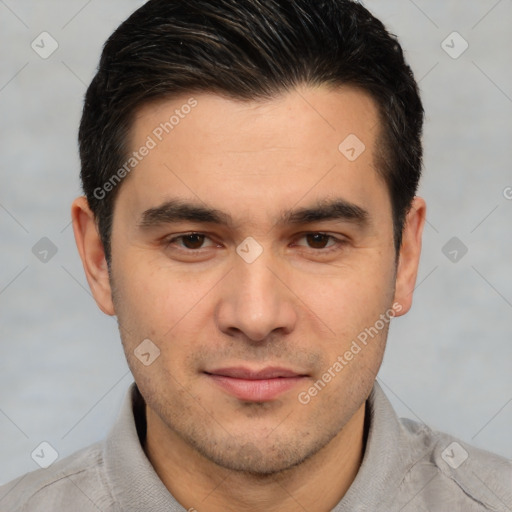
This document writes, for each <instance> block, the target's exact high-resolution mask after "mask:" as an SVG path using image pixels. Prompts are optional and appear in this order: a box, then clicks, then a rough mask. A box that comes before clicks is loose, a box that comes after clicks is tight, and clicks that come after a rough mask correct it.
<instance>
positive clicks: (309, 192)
mask: <svg viewBox="0 0 512 512" xmlns="http://www.w3.org/2000/svg"><path fill="white" fill-rule="evenodd" d="M194 99H195V100H196V101H197V105H196V106H195V107H194V108H192V109H188V108H185V109H183V108H182V107H183V105H185V104H187V102H188V100H189V96H184V97H181V98H175V99H173V100H172V101H166V102H160V103H156V104H153V105H151V106H147V107H145V108H143V109H142V110H141V111H140V112H139V113H138V116H137V118H136V121H135V123H134V127H133V137H132V139H131V148H132V150H134V151H136V150H138V149H139V148H140V147H141V146H144V145H147V144H148V136H151V138H152V139H153V141H154V142H155V143H156V147H154V148H152V149H151V150H150V151H149V154H148V155H147V156H145V157H144V158H143V159H142V161H141V162H140V163H139V164H138V165H137V167H136V168H135V169H134V170H133V171H132V172H131V174H130V175H129V177H128V178H127V179H126V180H125V182H124V183H123V184H122V186H121V189H120V191H119V195H118V197H117V199H116V203H115V210H114V221H113V230H112V284H113V291H114V305H115V312H116V314H117V316H118V320H119V324H120V329H121V335H122V340H123V345H124V348H125V352H126V356H127V358H128V362H129V365H130V368H131V370H132V372H133V375H134V377H135V380H136V382H137V384H138V387H139V389H140V391H141V393H142V395H143V396H144V398H145V399H146V402H147V405H148V415H149V417H151V422H152V424H155V422H159V423H160V425H161V426H163V427H164V428H165V429H167V430H168V433H169V435H170V436H176V439H180V441H182V442H183V441H184V442H186V443H188V444H189V445H190V446H193V447H194V448H195V449H196V450H197V451H198V452H199V453H201V454H202V455H203V456H205V457H206V458H208V459H209V460H211V461H214V462H216V463H218V464H220V465H222V466H224V467H227V468H231V469H236V470H244V471H251V472H261V473H269V472H274V471H279V470H282V469H285V468H288V467H291V466H293V465H296V464H298V463H300V462H301V461H303V460H305V459H306V458H308V457H309V456H311V455H312V454H314V453H316V452H317V451H318V450H319V449H320V448H322V447H323V446H325V445H326V444H327V443H329V442H330V441H331V440H332V439H333V438H335V436H336V435H337V434H338V433H339V432H340V430H341V429H342V428H343V427H344V426H346V425H347V424H348V423H349V422H350V420H351V418H352V417H353V416H354V415H355V413H356V412H357V411H358V410H361V407H362V406H363V404H364V401H365V400H366V398H367V395H368V394H369V392H370V390H371V387H372V385H373V382H374V379H375V375H376V373H377V371H378V369H379V366H380V364H381V360H382V355H383V351H384V345H385V339H386V335H387V327H388V324H389V316H390V315H389V310H390V309H391V307H392V304H393V302H394V300H397V297H395V273H396V272H395V271H396V266H395V251H394V246H393V223H392V215H391V203H390V199H389V194H388V191H387V188H386V186H385V184H384V182H383V180H382V178H380V177H379V175H378V173H377V171H376V169H375V159H374V150H375V146H376V137H377V135H378V117H377V109H376V106H375V104H374V102H373V101H372V100H371V99H370V98H369V97H368V96H367V95H365V94H364V93H362V92H360V91H356V90H354V89H349V88H341V89H337V90H333V89H331V90H330V89H327V88H326V87H321V88H318V89H310V88H304V89H301V90H300V92H299V91H298V90H297V91H293V92H290V93H287V94H285V95H283V96H281V97H279V98H277V99H275V100H272V101H267V102H249V103H248V102H245V103H243V102H236V101H233V100H228V99H224V98H221V97H219V96H216V95H209V94H197V95H194ZM176 109H178V110H179V111H180V113H181V116H179V122H178V123H175V126H174V128H173V129H172V130H169V133H166V132H165V131H162V129H160V130H158V127H159V126H161V123H165V122H166V121H168V120H169V118H170V117H171V116H172V115H173V114H175V111H176ZM189 110H190V113H188V114H186V115H184V114H183V112H185V111H186V112H188V111H189ZM174 122H176V118H175V119H174ZM155 129H156V131H155ZM155 134H158V135H159V137H157V136H156V135H155ZM354 136H356V137H357V139H359V141H361V142H362V143H363V144H364V146H365V148H366V149H365V150H364V151H363V152H362V153H361V154H359V153H360V151H361V149H362V148H363V146H361V144H360V142H358V141H357V139H355V138H354ZM347 137H350V138H349V139H347ZM159 138H161V139H162V140H161V141H160V140H159ZM345 139H347V142H346V143H345V144H344V145H342V146H341V150H340V148H339V147H340V144H341V143H342V142H343V141H345ZM149 145H150V146H152V145H153V144H152V143H149ZM348 157H349V158H348ZM354 157H357V158H354ZM202 210H204V211H202ZM249 237H251V238H249ZM260 252H261V254H260ZM381 315H384V317H387V320H386V321H384V320H382V318H383V317H382V316H381ZM379 319H380V322H379ZM365 332H366V343H363V342H362V341H361V340H362V339H363V338H364V335H361V333H365ZM369 332H370V333H371V335H370V334H368V333H369ZM358 336H359V338H358ZM147 339H149V340H151V342H152V344H154V345H155V346H156V347H158V349H159V350H160V355H159V357H157V358H156V359H155V360H154V361H153V362H152V363H151V364H149V365H148V366H146V365H145V364H143V362H141V360H139V358H137V357H136V355H135V353H134V351H135V349H137V347H138V346H139V345H140V344H141V342H142V341H143V340H147ZM354 342H355V343H356V345H354ZM145 343H146V345H142V347H143V348H144V350H143V353H145V354H149V355H145V356H143V357H142V360H143V361H146V362H149V361H151V360H152V359H153V357H154V356H155V355H156V354H157V351H156V349H155V348H154V347H153V345H152V344H149V345H148V344H147V343H148V342H145ZM148 347H149V348H148ZM357 347H359V349H358V348H357ZM347 352H351V353H352V357H350V355H349V354H347ZM139 355H140V354H139ZM339 356H341V358H340V357H339ZM336 362H338V363H339V364H338V365H336ZM340 365H341V366H340ZM326 374H329V375H330V376H331V378H330V379H329V378H328V377H326ZM319 381H320V382H319ZM315 383H316V386H315ZM315 389H316V392H315Z"/></svg>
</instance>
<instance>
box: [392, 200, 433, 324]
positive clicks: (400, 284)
mask: <svg viewBox="0 0 512 512" xmlns="http://www.w3.org/2000/svg"><path fill="white" fill-rule="evenodd" d="M426 213H427V206H426V203H425V200H424V199H422V198H421V197H415V198H414V200H413V202H412V205H411V208H410V210H409V212H408V214H407V217H406V221H405V226H404V230H403V234H402V246H401V248H400V254H399V260H398V267H397V274H396V286H395V299H394V300H395V302H396V303H399V304H400V305H401V306H402V309H401V310H400V313H399V314H397V315H396V316H401V315H405V313H407V312H408V311H409V310H410V309H411V305H412V296H413V291H414V287H415V285H416V278H417V275H418V266H419V262H420V255H421V238H422V234H423V227H424V225H425V219H426Z"/></svg>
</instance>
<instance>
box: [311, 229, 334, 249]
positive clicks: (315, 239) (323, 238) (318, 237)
mask: <svg viewBox="0 0 512 512" xmlns="http://www.w3.org/2000/svg"><path fill="white" fill-rule="evenodd" d="M331 238H332V237H331V236H329V235H324V234H322V233H311V234H309V235H306V240H307V242H308V245H309V246H310V247H311V248H313V249H325V248H326V247H327V244H328V243H329V240H330V239H331Z"/></svg>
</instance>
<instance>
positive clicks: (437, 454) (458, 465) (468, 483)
mask: <svg viewBox="0 0 512 512" xmlns="http://www.w3.org/2000/svg"><path fill="white" fill-rule="evenodd" d="M400 423H401V426H402V428H403V431H404V438H405V439H407V440H408V442H407V443H406V445H407V446H408V447H409V448H410V450H411V451H412V453H411V454H410V455H412V457H411V458H410V459H409V460H410V461H411V464H410V468H409V471H408V472H407V473H406V475H405V477H404V480H403V482H402V487H403V488H409V489H410V491H411V492H412V493H415V492H416V493H417V495H416V496H415V497H414V499H413V502H414V504H413V503H412V502H411V506H412V508H411V509H410V510H416V511H419V510H432V506H435V505H437V506H440V507H441V506H442V507H447V506H451V509H450V510H453V511H458V510H461V511H462V510H464V512H466V511H467V512H470V511H475V512H480V511H488V510H489V511H491V510H492V511H508V510H511V509H512V462H511V461H509V460H507V459H505V458H504V457H501V456H499V455H495V454H493V453H490V452H487V451H485V450H481V449H479V448H476V447H474V446H471V445H470V444H467V443H465V442H463V441H461V440H459V439H457V438H455V437H453V436H450V435H448V434H445V433H443V432H438V431H435V430H432V429H430V428H428V427H426V426H425V425H422V424H420V423H417V422H415V421H412V420H406V419H401V420H400ZM406 494H409V493H406ZM422 506H423V507H424V508H421V507H422ZM405 510H409V509H408V508H405V509H404V512H405ZM436 510H437V509H436Z"/></svg>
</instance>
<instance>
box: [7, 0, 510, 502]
mask: <svg viewBox="0 0 512 512" xmlns="http://www.w3.org/2000/svg"><path fill="white" fill-rule="evenodd" d="M422 122H423V108H422V104H421V101H420V98H419V95H418V90H417V86H416V83H415V81H414V78H413V76H412V73H411V71H410V69H409V67H408V66H407V64H406V63H405V62H404V58H403V54H402V50H401V48H400V46H399V44H398V43H397V41H396V39H395V38H394V37H393V36H391V35H390V34H389V33H388V32H387V31H386V30H385V28H384V27H383V26H382V24H381V23H380V22H379V21H378V20H377V19H375V18H374V17H373V16H372V15H371V14H370V13H369V12H368V11H367V10H366V9H364V8H363V7H362V6H361V5H359V4H358V3H355V2H352V1H349V0H325V1H317V0H315V1H313V0H295V1H292V0H244V1H240V0H238V1H236V0H215V1H214V0H192V1H191V0H188V1H187V2H185V1H183V0H171V1H170V0H151V1H150V2H148V3H147V4H146V5H144V6H143V7H142V8H141V9H139V10H138V11H137V12H135V13H134V14H133V15H132V16H131V17H130V18H129V19H128V20H127V21H126V22H125V23H123V24H122V25H121V26H120V27H119V29H118V30H117V31H116V32H115V33H114V34H113V35H112V36H111V37H110V39H109V40H108V42H107V44H106V46H105V48H104V51H103V55H102V58H101V62H100V66H99V70H98V73H97V75H96V77H95V78H94V80H93V82H92V83H91V85H90V87H89V89H88V91H87V95H86V99H85V106H84V112H83V117H82V122H81V126H80V134H79V140H80V155H81V160H82V174H81V176H82V182H83V186H84V191H85V197H80V198H78V199H76V200H75V202H74V203H73V207H72V217H73V227H74V232H75V237H76V241H77V246H78V250H79V253H80V256H81V258H82V261H83V265H84V269H85V273H86V276H87V279H88V282H89V285H90V287H91V291H92V293H93V295H94V298H95V300H96V302H97V304H98V306H99V307H100V308H101V310H102V311H103V312H105V313H106V314H108V315H116V317H117V319H118V322H119V329H120V334H121V338H122V343H123V347H124V350H125V353H126V357H127V360H128V364H129V366H130V369H131V371H132V373H133V375H134V378H135V383H134V384H133V385H132V387H131V388H130V391H129V393H128V395H127V398H126V401H125V403H124V406H123V409H122V411H121V414H120V417H119V419H118V421H117V423H116V424H115V425H114V427H113V429H112V430H111V432H110V434H109V436H108V438H107V439H106V441H105V442H103V443H97V444H95V445H93V446H91V447H89V448H86V449H84V450H82V451H81V452H78V453H77V454H75V455H72V456H71V457H68V458H67V459H64V460H62V461H59V462H56V463H55V464H53V465H52V466H50V468H48V469H46V470H40V471H36V472H34V473H30V474H29V475H26V476H25V477H21V478H20V479H18V480H16V481H14V482H11V483H10V484H8V485H7V486H5V487H4V488H3V489H2V490H1V493H0V499H1V501H0V506H1V509H2V510H8V511H22V510H23V511H61V510H62V511H63V510H77V511H93V510H94V511H96V510H101V511H129V512H130V511H133V512H135V511H164V510H165V511H170V510H174V511H179V510H197V511H199V512H202V511H206V512H217V511H227V510H233V511H235V510H236V511H262V510H264V511H276V510H279V511H281V512H282V511H284V512H287V511H298V510H306V511H312V512H313V511H315V512H323V511H330V510H334V511H337V512H342V511H343V512H344V511H351V512H353V511H363V510H364V511H376V510H377V511H386V512H388V511H395V510H396V511H398V510H402V511H423V510H425V511H426V510H429V511H442V510H450V511H459V510H460V511H465V512H466V511H486V510H488V511H490V510H492V511H506V510H512V489H511V482H512V468H511V465H510V463H509V462H508V461H506V460H505V459H502V458H500V457H498V456H496V455H492V454H489V453H486V452H483V451H481V450H477V449H475V448H472V447H470V446H467V445H465V444H464V443H462V442H459V441H457V440H455V439H452V438H451V437H450V436H448V435H445V434H442V433H438V432H433V431H431V430H430V429H429V428H428V427H426V426H425V425H420V424H417V423H414V422H412V421H408V420H399V419H398V418H397V417H396V415H395V413H394V411H393V410H392V408H391V406H390V404H389V402H388V401H387V399H386V397H385V395H384V394H383V391H382V390H381V389H380V387H379V386H378V384H377V383H376V382H375V377H376V375H377V372H378V370H379V367H380V364H381V361H382V357H383V353H384V348H385V343H386V338H387V333H388V328H389V324H390V322H391V320H392V318H393V317H396V316H400V315H403V314H405V313H407V311H408V310H409V308H410V307H411V302H412V292H413V289H414V284H415V280H416V274H417V268H418V262H419V257H420V252H421V235H422V229H423V225H424V222H425V212H426V206H425V202H424V201H423V199H421V198H419V197H416V196H415V194H416V190H417V186H418V181H419V178H420V171H421V160H422V146H421V132H422Z"/></svg>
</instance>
